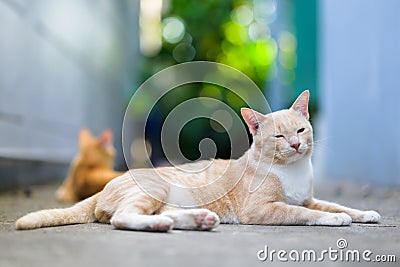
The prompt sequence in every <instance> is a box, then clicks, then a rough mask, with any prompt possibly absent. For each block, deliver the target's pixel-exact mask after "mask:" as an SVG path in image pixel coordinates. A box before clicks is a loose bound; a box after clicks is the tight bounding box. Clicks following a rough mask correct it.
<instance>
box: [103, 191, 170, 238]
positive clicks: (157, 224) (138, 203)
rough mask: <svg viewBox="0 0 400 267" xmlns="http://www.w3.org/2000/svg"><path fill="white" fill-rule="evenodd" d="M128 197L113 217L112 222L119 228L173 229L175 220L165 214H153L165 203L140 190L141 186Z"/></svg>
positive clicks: (158, 230)
mask: <svg viewBox="0 0 400 267" xmlns="http://www.w3.org/2000/svg"><path fill="white" fill-rule="evenodd" d="M134 190H135V191H136V192H135V193H134V194H132V195H130V196H129V197H127V199H129V200H128V201H125V202H124V203H121V205H120V207H119V208H118V209H117V210H116V212H115V213H114V214H113V216H112V217H111V220H110V223H111V224H112V225H114V226H115V227H116V228H118V229H124V230H138V231H154V232H168V231H169V230H171V229H172V227H173V223H174V221H173V220H172V219H171V218H169V217H167V216H163V215H153V214H154V212H155V211H157V210H159V209H160V208H161V207H162V205H163V203H162V202H160V201H158V200H156V199H154V198H152V197H150V196H148V195H147V194H145V193H143V192H142V191H140V189H139V188H134V189H131V191H134Z"/></svg>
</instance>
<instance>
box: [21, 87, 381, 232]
mask: <svg viewBox="0 0 400 267" xmlns="http://www.w3.org/2000/svg"><path fill="white" fill-rule="evenodd" d="M308 101H309V92H308V91H305V92H303V93H302V94H301V95H300V96H299V97H298V98H297V100H296V101H295V102H294V104H293V105H292V107H291V108H290V109H287V110H280V111H277V112H273V113H270V114H268V115H263V114H261V113H258V112H256V111H254V110H251V109H247V108H243V109H242V110H241V113H242V116H243V118H244V120H245V122H246V123H247V125H248V127H249V129H250V132H251V134H252V135H253V143H252V145H251V147H250V149H249V150H248V151H246V152H245V154H244V155H243V156H242V157H240V158H239V159H235V160H220V159H218V160H214V161H213V162H212V163H213V164H211V166H210V167H209V168H206V169H205V170H203V171H201V172H189V171H182V170H181V169H178V168H175V167H162V168H157V169H133V170H131V174H132V176H134V177H135V179H132V177H131V175H130V173H129V172H127V173H125V174H123V175H121V176H119V177H117V178H115V179H113V180H111V181H110V182H109V183H108V184H107V185H106V187H105V188H104V189H103V191H101V192H99V193H97V194H96V195H94V196H92V197H90V198H88V199H86V200H83V201H82V202H79V203H77V204H76V205H75V206H72V207H70V208H66V209H51V210H42V211H38V212H33V213H30V214H28V215H26V216H24V217H22V218H20V219H19V220H18V221H17V222H16V229H19V230H23V229H34V228H40V227H46V226H56V225H66V224H76V223H89V222H96V221H98V222H101V223H111V224H112V225H114V226H115V227H116V228H118V229H129V230H145V231H169V230H170V229H173V228H174V229H187V230H210V229H213V228H215V227H216V226H217V225H218V224H219V223H220V221H221V222H223V223H241V224H262V225H329V226H342V225H350V224H351V222H352V221H353V222H361V223H375V222H378V221H379V220H380V215H379V214H378V213H377V212H375V211H360V210H356V209H351V208H347V207H343V206H340V205H338V204H335V203H330V202H326V201H322V200H318V199H315V198H314V197H313V191H312V178H313V170H312V164H311V154H312V148H313V131H312V127H311V124H310V122H309V113H308ZM205 163H206V164H207V163H208V162H207V161H206V162H204V161H200V162H196V163H192V164H189V165H183V166H187V168H186V169H191V168H193V169H198V168H199V167H201V166H203V165H205ZM228 165H229V167H227V166H228ZM238 173H242V174H243V175H242V176H241V179H239V180H238V182H237V183H236V184H234V183H233V182H232V181H231V177H237V174H238ZM159 175H161V176H162V177H163V178H164V179H166V180H167V181H170V182H173V183H175V184H176V183H178V184H180V185H186V186H187V188H201V186H202V185H206V184H209V183H210V182H211V181H214V180H215V179H216V178H218V177H222V178H220V180H219V181H221V182H219V181H218V182H217V183H216V184H217V186H214V187H213V188H212V190H201V189H200V190H194V189H193V194H186V195H182V194H181V195H179V194H177V192H176V190H172V188H173V187H172V186H171V184H170V183H168V182H167V181H163V180H162V179H160V178H159ZM137 181H141V183H140V184H138V183H137ZM254 181H261V183H259V185H258V186H257V187H256V188H255V190H250V189H251V188H254V185H253V183H254ZM232 184H233V185H234V186H233V188H232V187H231V186H232ZM255 184H256V185H257V183H255ZM143 185H144V186H145V187H146V192H144V191H143V190H141V187H142V186H143ZM231 188H232V189H231ZM219 195H221V196H222V197H220V198H218V199H217V200H215V201H211V202H210V201H208V200H210V199H214V198H215V196H219ZM180 198H181V199H182V198H185V199H184V200H185V201H186V202H185V203H189V202H191V203H193V204H194V205H197V206H196V208H193V209H181V208H177V207H173V206H171V205H168V204H166V203H170V202H177V200H176V199H180Z"/></svg>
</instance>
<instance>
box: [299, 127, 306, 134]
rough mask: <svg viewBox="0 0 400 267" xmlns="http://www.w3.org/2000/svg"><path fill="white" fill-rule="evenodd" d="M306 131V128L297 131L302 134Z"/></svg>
mask: <svg viewBox="0 0 400 267" xmlns="http://www.w3.org/2000/svg"><path fill="white" fill-rule="evenodd" d="M304 130H305V128H300V129H298V130H297V133H302V132H304Z"/></svg>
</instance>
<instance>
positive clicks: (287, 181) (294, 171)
mask: <svg viewBox="0 0 400 267" xmlns="http://www.w3.org/2000/svg"><path fill="white" fill-rule="evenodd" d="M271 172H272V173H273V174H275V175H276V176H278V177H279V179H280V181H281V183H282V187H283V190H284V192H285V195H286V203H288V204H292V205H301V204H302V203H304V201H305V200H307V199H310V198H311V194H312V179H313V167H312V163H311V159H310V158H307V159H301V160H298V161H296V162H294V163H291V164H288V165H284V166H282V165H274V166H272V170H271Z"/></svg>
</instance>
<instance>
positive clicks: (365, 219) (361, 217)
mask: <svg viewBox="0 0 400 267" xmlns="http://www.w3.org/2000/svg"><path fill="white" fill-rule="evenodd" d="M306 207H307V208H309V209H313V210H320V211H327V212H336V213H339V212H344V213H346V214H348V215H349V216H350V217H351V218H352V220H353V222H360V223H377V222H379V220H380V219H381V216H380V215H379V213H377V212H376V211H373V210H369V211H362V210H357V209H352V208H348V207H344V206H341V205H339V204H336V203H332V202H328V201H323V200H319V199H315V198H314V199H312V200H311V201H310V202H309V203H307V204H306Z"/></svg>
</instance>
